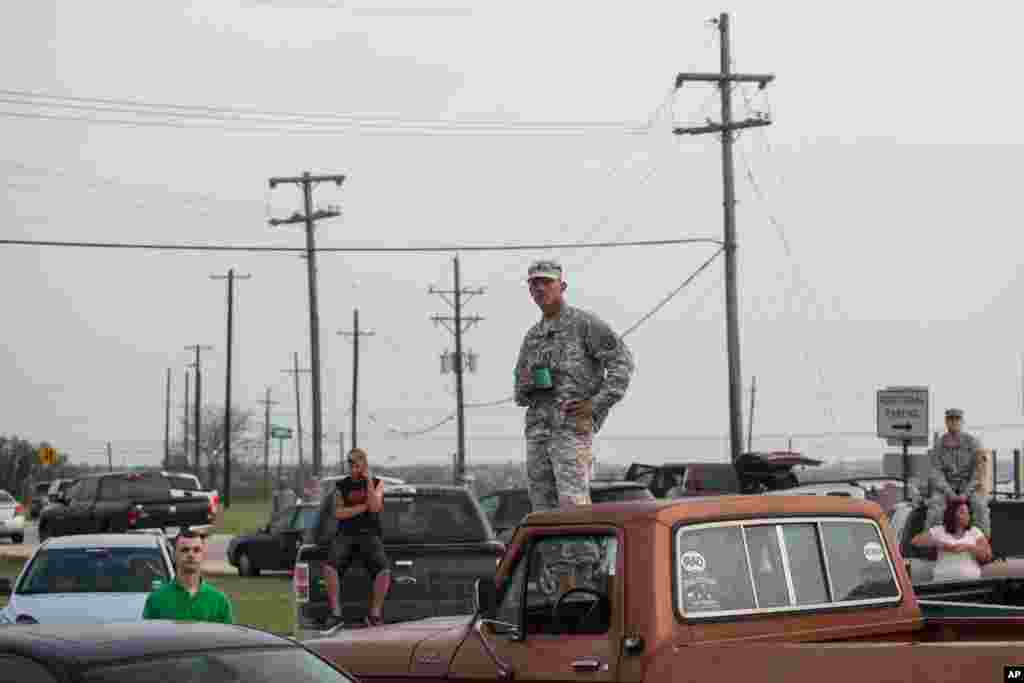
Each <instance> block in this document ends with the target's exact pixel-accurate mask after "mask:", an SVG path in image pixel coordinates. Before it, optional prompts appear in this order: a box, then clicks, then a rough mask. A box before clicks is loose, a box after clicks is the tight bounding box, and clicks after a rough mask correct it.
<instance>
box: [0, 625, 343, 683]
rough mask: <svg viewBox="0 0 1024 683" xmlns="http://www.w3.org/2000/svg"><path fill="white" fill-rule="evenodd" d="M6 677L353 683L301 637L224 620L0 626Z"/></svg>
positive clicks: (65, 681) (49, 681)
mask: <svg viewBox="0 0 1024 683" xmlns="http://www.w3.org/2000/svg"><path fill="white" fill-rule="evenodd" d="M0 663H2V667H3V669H2V674H0V677H2V679H3V680H5V681H19V682H20V683H153V682H154V681H166V682H167V683H281V681H287V682H288V683H354V682H355V680H356V679H355V678H353V677H352V676H350V675H348V674H347V673H345V672H344V671H343V670H341V669H339V668H338V667H337V666H335V665H332V664H330V663H329V662H327V661H326V660H325V659H322V658H321V657H319V656H318V655H317V654H315V653H314V652H312V651H311V650H309V649H308V648H306V647H304V646H303V645H301V644H300V643H297V642H295V641H294V640H291V639H288V638H282V637H280V636H276V635H274V634H271V633H266V632H264V631H258V630H256V629H252V628H245V627H243V626H228V625H225V624H208V623H182V622H175V621H144V622H139V623H136V624H103V625H97V626H94V627H91V628H89V629H83V628H81V627H80V626H73V625H72V626H66V625H37V626H21V627H17V628H2V629H0Z"/></svg>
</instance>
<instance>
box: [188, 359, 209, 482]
mask: <svg viewBox="0 0 1024 683" xmlns="http://www.w3.org/2000/svg"><path fill="white" fill-rule="evenodd" d="M185 349H186V350H187V351H195V352H196V362H195V363H194V364H193V365H192V367H194V368H195V369H196V396H195V406H193V409H194V410H195V425H194V426H193V428H194V429H195V442H196V443H195V449H196V451H195V452H196V457H195V462H193V463H192V467H193V473H194V474H195V475H196V477H198V476H199V446H200V443H199V441H200V440H199V429H200V427H201V426H202V418H201V417H200V414H199V408H200V405H201V404H202V399H201V397H202V383H203V372H202V364H201V363H200V358H199V353H200V351H210V350H212V349H213V347H212V346H208V345H203V344H193V345H192V346H186V347H185ZM208 484H209V485H210V486H213V482H212V481H211V482H208Z"/></svg>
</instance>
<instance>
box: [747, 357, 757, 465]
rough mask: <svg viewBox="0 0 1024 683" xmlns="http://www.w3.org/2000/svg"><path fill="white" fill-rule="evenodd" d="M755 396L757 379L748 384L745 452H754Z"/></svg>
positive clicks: (753, 378)
mask: <svg viewBox="0 0 1024 683" xmlns="http://www.w3.org/2000/svg"><path fill="white" fill-rule="evenodd" d="M755 394H757V377H756V376H754V377H752V378H751V382H750V423H749V424H748V425H747V452H748V453H752V452H753V450H754V446H753V443H754V395H755Z"/></svg>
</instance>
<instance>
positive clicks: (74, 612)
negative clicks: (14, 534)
mask: <svg viewBox="0 0 1024 683" xmlns="http://www.w3.org/2000/svg"><path fill="white" fill-rule="evenodd" d="M173 579H174V564H173V563H172V561H171V556H170V554H169V553H168V550H167V544H166V542H165V540H164V539H163V537H162V536H161V535H160V534H144V533H127V534H82V535H77V536H61V537H57V538H50V539H47V540H46V541H44V542H43V543H42V545H40V546H39V547H38V548H36V550H35V552H34V553H33V554H32V557H31V559H29V561H28V562H27V563H25V566H24V567H23V568H22V570H21V573H20V574H19V575H18V578H17V579H15V580H14V582H13V583H12V582H11V581H10V580H9V579H0V594H4V593H6V594H8V595H9V599H8V602H7V606H6V607H4V608H3V610H0V623H8V624H40V623H42V624H106V623H112V622H118V621H141V620H142V608H143V607H144V606H145V604H146V597H147V596H148V595H149V593H150V592H151V591H153V590H154V589H156V588H159V587H160V586H161V585H162V584H163V583H165V582H167V581H171V580H173Z"/></svg>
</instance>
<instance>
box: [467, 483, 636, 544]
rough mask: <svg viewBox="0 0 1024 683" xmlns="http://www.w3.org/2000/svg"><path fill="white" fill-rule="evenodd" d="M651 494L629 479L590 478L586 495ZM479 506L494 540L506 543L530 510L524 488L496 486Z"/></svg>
mask: <svg viewBox="0 0 1024 683" xmlns="http://www.w3.org/2000/svg"><path fill="white" fill-rule="evenodd" d="M652 498H654V495H653V494H652V493H651V492H650V490H649V489H648V488H647V487H646V486H644V485H643V484H640V483H637V482H633V481H602V480H596V481H592V482H590V499H591V500H592V501H593V502H594V503H613V502H618V501H625V500H650V499H652ZM480 507H482V508H483V509H484V513H485V514H486V515H487V519H488V520H490V522H491V526H492V527H494V533H496V534H497V535H498V540H499V541H501V542H502V543H508V542H509V541H510V540H511V539H512V533H513V532H514V531H515V529H516V526H517V525H518V524H519V522H520V521H522V519H523V517H525V516H526V515H528V514H530V512H532V511H533V508H532V506H531V505H530V496H529V494H528V493H527V490H526V489H500V490H498V491H495V492H493V493H489V494H487V495H486V496H482V497H481V498H480Z"/></svg>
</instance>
